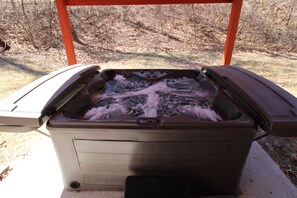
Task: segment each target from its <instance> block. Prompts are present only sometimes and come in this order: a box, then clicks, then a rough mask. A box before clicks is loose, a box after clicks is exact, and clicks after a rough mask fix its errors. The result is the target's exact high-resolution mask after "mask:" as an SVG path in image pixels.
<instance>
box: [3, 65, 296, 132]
mask: <svg viewBox="0 0 297 198" xmlns="http://www.w3.org/2000/svg"><path fill="white" fill-rule="evenodd" d="M98 70H99V67H98V66H95V65H87V66H86V65H75V66H70V67H65V68H62V69H59V70H57V71H55V72H53V73H51V74H49V75H46V76H44V77H42V78H40V79H38V80H36V81H34V82H32V83H30V84H29V85H27V86H26V87H24V88H22V89H21V90H19V91H18V92H17V93H15V94H13V95H12V96H11V97H8V98H7V99H6V100H4V101H2V102H1V103H0V130H1V131H11V132H28V131H32V130H34V129H37V128H39V127H40V126H41V125H43V124H44V123H45V122H46V120H48V116H50V115H51V114H52V113H53V112H55V111H56V110H57V109H59V108H60V107H62V106H63V105H64V104H65V103H66V102H68V101H69V100H70V99H71V98H72V97H73V96H74V95H75V94H76V93H78V92H79V91H80V90H81V89H82V88H83V87H84V86H85V85H86V83H88V80H89V79H90V78H92V77H93V76H94V75H95V74H96V73H98ZM203 70H204V72H205V74H206V75H207V76H208V77H209V78H210V79H211V80H213V81H214V82H215V83H216V84H217V85H218V86H219V87H220V88H221V89H222V90H223V91H225V92H226V93H227V94H228V95H229V96H230V97H231V98H233V99H234V101H235V103H238V104H239V105H241V106H242V107H243V108H244V110H245V111H246V112H248V113H250V114H251V115H252V116H253V117H254V119H255V120H256V121H257V123H258V125H259V126H261V127H262V128H263V129H264V130H266V131H267V132H268V133H270V134H271V135H277V136H297V98H295V97H294V96H292V95H291V94H289V93H288V92H286V91H285V90H283V89H282V88H280V87H279V86H277V85H275V84H274V83H272V82H270V81H269V80H267V79H265V78H263V77H260V76H258V75H256V74H254V73H252V72H249V71H247V70H245V69H242V68H239V67H235V66H224V67H221V66H220V67H214V66H212V67H204V68H203Z"/></svg>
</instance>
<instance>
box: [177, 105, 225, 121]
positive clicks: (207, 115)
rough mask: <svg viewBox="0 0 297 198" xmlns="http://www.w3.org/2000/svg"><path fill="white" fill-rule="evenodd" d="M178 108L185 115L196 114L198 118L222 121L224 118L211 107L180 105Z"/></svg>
mask: <svg viewBox="0 0 297 198" xmlns="http://www.w3.org/2000/svg"><path fill="white" fill-rule="evenodd" d="M177 110H178V111H179V112H181V113H183V114H185V115H190V116H194V117H195V118H197V119H210V120H211V121H220V120H222V118H221V117H220V116H219V115H218V114H217V113H216V112H215V111H213V110H211V109H210V108H202V107H200V106H192V105H185V106H178V107H177Z"/></svg>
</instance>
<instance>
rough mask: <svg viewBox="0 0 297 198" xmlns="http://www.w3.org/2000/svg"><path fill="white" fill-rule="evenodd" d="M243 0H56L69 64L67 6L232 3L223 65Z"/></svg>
mask: <svg viewBox="0 0 297 198" xmlns="http://www.w3.org/2000/svg"><path fill="white" fill-rule="evenodd" d="M242 1H243V0H56V6H57V11H58V17H59V21H60V26H61V31H62V36H63V41H64V45H65V49H66V55H67V60H68V64H69V65H73V64H76V63H77V61H76V56H75V51H74V44H73V38H72V34H71V28H70V23H69V17H68V12H67V6H94V5H96V6H108V5H160V4H214V3H216V4H217V3H232V8H231V14H230V19H229V25H228V32H227V38H226V42H225V47H224V53H223V65H230V63H231V58H232V53H233V48H234V43H235V39H236V33H237V28H238V23H239V17H240V12H241V7H242Z"/></svg>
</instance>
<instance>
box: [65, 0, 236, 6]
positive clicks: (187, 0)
mask: <svg viewBox="0 0 297 198" xmlns="http://www.w3.org/2000/svg"><path fill="white" fill-rule="evenodd" d="M232 2H233V0H66V4H67V5H69V6H92V5H156V4H194V3H197V4H205V3H232Z"/></svg>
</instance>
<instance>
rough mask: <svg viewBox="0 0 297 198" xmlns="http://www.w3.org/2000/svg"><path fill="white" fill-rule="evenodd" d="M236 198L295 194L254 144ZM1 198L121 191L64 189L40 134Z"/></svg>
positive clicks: (109, 197) (90, 197)
mask: <svg viewBox="0 0 297 198" xmlns="http://www.w3.org/2000/svg"><path fill="white" fill-rule="evenodd" d="M240 186H241V187H240V188H241V194H240V196H239V197H240V198H297V188H296V187H295V186H294V185H293V184H292V183H291V182H290V181H289V180H288V178H287V177H286V176H285V175H284V174H283V172H282V171H281V170H280V168H279V167H278V165H277V164H276V163H275V162H274V161H273V160H272V159H271V158H270V157H269V155H268V154H267V153H266V152H265V151H264V150H263V149H262V148H261V147H260V146H259V145H258V144H257V143H254V144H253V145H252V148H251V150H250V153H249V156H248V159H247V162H246V165H245V168H244V171H243V175H242V180H241V185H240ZM0 197H1V198H20V197H26V198H27V197H28V198H29V197H30V198H41V197H42V198H123V197H124V193H123V192H100V191H72V192H70V191H66V190H64V188H63V182H62V176H61V172H60V169H59V165H58V161H57V158H56V154H55V151H54V148H53V145H52V143H51V140H50V138H43V139H42V141H41V142H40V143H39V144H38V145H36V146H35V147H34V148H33V149H32V151H31V152H30V153H29V155H28V157H27V158H26V159H24V160H23V161H22V162H21V163H20V164H19V166H17V167H16V168H15V169H14V170H13V171H12V172H11V174H10V175H9V176H8V177H7V178H5V179H4V180H3V181H2V182H0Z"/></svg>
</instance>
